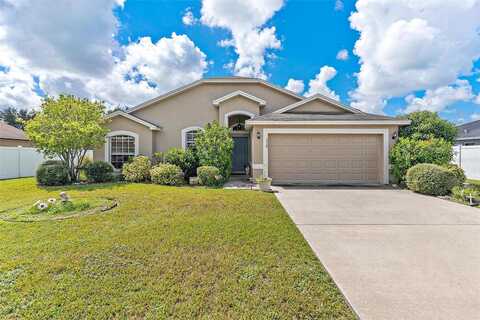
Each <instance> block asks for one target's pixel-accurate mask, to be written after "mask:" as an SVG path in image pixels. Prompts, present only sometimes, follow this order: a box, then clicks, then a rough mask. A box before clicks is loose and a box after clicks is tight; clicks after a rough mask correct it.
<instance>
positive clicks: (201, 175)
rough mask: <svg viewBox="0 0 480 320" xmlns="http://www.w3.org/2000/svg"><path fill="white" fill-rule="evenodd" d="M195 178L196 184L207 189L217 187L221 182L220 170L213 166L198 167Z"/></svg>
mask: <svg viewBox="0 0 480 320" xmlns="http://www.w3.org/2000/svg"><path fill="white" fill-rule="evenodd" d="M197 176H198V182H199V183H200V184H201V185H204V186H207V187H218V186H220V185H221V184H222V181H223V178H222V176H221V175H220V170H219V169H218V168H217V167H213V166H202V167H198V168H197Z"/></svg>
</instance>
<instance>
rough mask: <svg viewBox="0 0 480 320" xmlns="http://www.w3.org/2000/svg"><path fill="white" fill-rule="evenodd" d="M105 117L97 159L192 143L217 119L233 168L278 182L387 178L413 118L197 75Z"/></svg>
mask: <svg viewBox="0 0 480 320" xmlns="http://www.w3.org/2000/svg"><path fill="white" fill-rule="evenodd" d="M107 118H109V119H110V123H109V124H108V126H109V128H110V130H111V131H110V133H109V134H108V137H107V141H106V143H105V146H104V147H102V148H99V149H97V150H95V151H94V159H96V160H106V161H108V162H111V163H112V164H113V165H114V166H115V167H116V168H121V166H122V165H123V163H124V162H125V161H127V159H128V158H129V157H131V156H134V155H139V154H141V155H146V156H149V157H151V156H152V155H153V154H154V153H155V152H164V151H166V150H168V149H169V148H171V147H181V148H188V147H189V146H191V145H193V144H194V143H195V135H196V133H198V132H199V130H202V128H203V127H204V126H205V125H206V124H207V123H209V122H212V121H213V120H217V121H219V122H220V123H221V124H222V125H224V126H227V127H229V128H231V130H232V135H233V139H234V145H235V146H234V151H233V155H232V160H233V172H234V173H244V172H245V169H247V170H248V171H249V174H250V175H252V176H253V177H258V176H268V177H271V178H272V179H273V183H277V184H282V183H327V184H328V183H348V184H353V183H357V184H386V183H388V182H389V162H388V161H389V160H388V159H389V158H388V152H389V149H390V148H391V147H392V145H393V143H395V141H396V139H397V135H398V128H399V126H402V125H407V124H409V122H408V120H399V119H395V118H391V117H386V116H382V115H375V114H368V113H364V112H362V111H359V110H357V109H353V108H351V107H348V106H345V105H342V104H341V103H339V102H338V101H335V100H332V99H330V98H328V97H325V96H323V95H315V96H312V97H308V98H306V97H303V96H299V95H297V94H295V93H293V92H291V91H288V90H286V89H283V88H280V87H277V86H275V85H273V84H270V83H268V82H266V81H264V80H260V79H254V78H243V77H231V78H210V79H202V80H198V81H195V82H193V83H191V84H189V85H186V86H184V87H181V88H178V89H176V90H173V91H171V92H168V93H166V94H164V95H161V96H159V97H157V98H154V99H152V100H150V101H146V102H144V103H142V104H140V105H138V106H136V107H134V108H132V109H130V110H128V111H127V112H122V111H116V112H114V113H111V114H109V115H108V116H107Z"/></svg>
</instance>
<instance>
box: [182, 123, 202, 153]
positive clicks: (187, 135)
mask: <svg viewBox="0 0 480 320" xmlns="http://www.w3.org/2000/svg"><path fill="white" fill-rule="evenodd" d="M202 131H203V128H202V127H189V128H185V129H183V130H182V147H183V148H184V149H188V148H192V147H194V146H195V138H196V137H197V135H198V134H199V133H200V132H202Z"/></svg>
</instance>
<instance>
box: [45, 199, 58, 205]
mask: <svg viewBox="0 0 480 320" xmlns="http://www.w3.org/2000/svg"><path fill="white" fill-rule="evenodd" d="M47 201H48V203H50V204H55V202H57V199H55V198H50V199H48V200H47Z"/></svg>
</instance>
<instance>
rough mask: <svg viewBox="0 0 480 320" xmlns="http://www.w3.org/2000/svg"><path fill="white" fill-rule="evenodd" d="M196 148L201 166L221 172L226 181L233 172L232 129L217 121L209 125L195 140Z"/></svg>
mask: <svg viewBox="0 0 480 320" xmlns="http://www.w3.org/2000/svg"><path fill="white" fill-rule="evenodd" d="M195 148H196V151H197V156H198V160H199V164H200V165H201V166H213V167H217V168H218V169H219V170H220V174H221V175H222V178H223V179H224V180H226V179H228V178H229V177H230V174H231V172H232V151H233V139H232V136H231V133H230V129H229V128H226V127H222V126H221V125H220V124H219V123H218V122H217V121H214V122H212V123H209V124H207V126H206V127H205V130H204V131H203V132H202V133H200V134H198V135H197V137H196V139H195Z"/></svg>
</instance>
